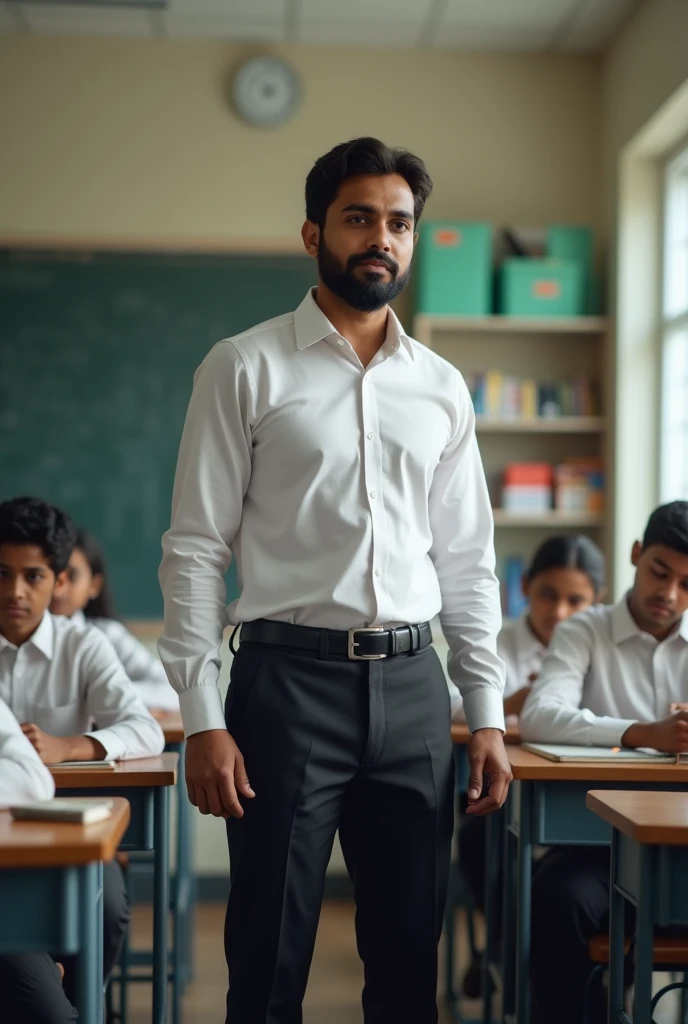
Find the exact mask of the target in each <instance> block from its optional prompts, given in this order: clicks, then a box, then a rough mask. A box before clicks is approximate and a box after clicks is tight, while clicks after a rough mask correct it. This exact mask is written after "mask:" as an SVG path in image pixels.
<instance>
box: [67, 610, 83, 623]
mask: <svg viewBox="0 0 688 1024" xmlns="http://www.w3.org/2000/svg"><path fill="white" fill-rule="evenodd" d="M69 621H70V622H73V623H74V624H75V625H76V626H85V625H87V623H86V616H85V615H84V613H83V612H82V610H81V608H79V609H78V610H77V611H75V612H74V614H73V615H72V617H71V619H70V620H69Z"/></svg>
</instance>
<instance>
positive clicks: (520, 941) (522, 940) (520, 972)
mask: <svg viewBox="0 0 688 1024" xmlns="http://www.w3.org/2000/svg"><path fill="white" fill-rule="evenodd" d="M532 822H533V784H532V783H531V782H522V783H521V820H520V828H519V836H518V892H517V902H516V921H517V931H516V1020H517V1021H518V1024H529V1021H530V923H531V907H530V901H531V890H532V881H533V844H532V840H531V837H532V834H533V829H532Z"/></svg>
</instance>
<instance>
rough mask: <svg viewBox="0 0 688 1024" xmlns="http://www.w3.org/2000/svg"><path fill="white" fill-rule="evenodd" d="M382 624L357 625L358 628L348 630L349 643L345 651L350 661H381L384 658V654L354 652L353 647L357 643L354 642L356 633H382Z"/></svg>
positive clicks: (356, 645) (383, 630) (383, 629)
mask: <svg viewBox="0 0 688 1024" xmlns="http://www.w3.org/2000/svg"><path fill="white" fill-rule="evenodd" d="M384 632H385V627H384V626H358V628H355V629H350V630H349V643H348V650H347V653H348V655H349V659H350V660H351V661H382V659H383V658H386V657H387V655H386V654H356V652H355V648H356V647H358V646H359V645H358V644H357V643H356V634H357V633H384Z"/></svg>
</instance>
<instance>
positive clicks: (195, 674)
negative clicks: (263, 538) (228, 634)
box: [158, 342, 253, 736]
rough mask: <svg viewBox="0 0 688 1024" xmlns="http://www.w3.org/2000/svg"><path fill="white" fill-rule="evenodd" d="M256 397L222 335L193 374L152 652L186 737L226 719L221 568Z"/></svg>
mask: <svg viewBox="0 0 688 1024" xmlns="http://www.w3.org/2000/svg"><path fill="white" fill-rule="evenodd" d="M252 403H253V385H252V377H249V371H248V369H247V367H246V365H245V363H244V361H243V359H242V358H241V356H240V354H239V352H238V351H237V349H236V347H235V346H234V344H232V343H230V342H220V344H219V345H216V346H215V348H213V349H212V351H211V352H210V353H209V355H208V356H207V358H206V359H205V360H204V362H203V364H202V365H201V367H200V369H199V370H198V373H197V374H196V380H195V383H194V389H193V394H192V396H191V401H190V403H189V409H188V412H187V416H186V423H185V425H184V432H183V435H182V440H181V445H180V449H179V459H178V462H177V472H176V476H175V482H174V495H173V499H172V524H171V526H170V529H169V530H168V531H167V533H166V534H165V536H164V537H163V541H162V547H163V558H162V563H161V565H160V574H159V575H160V585H161V587H162V592H163V597H164V600H165V631H164V634H163V636H162V637H161V639H160V641H159V643H158V651H159V653H160V657H161V659H162V663H163V665H164V666H165V671H166V672H167V677H168V679H169V681H170V682H171V684H172V686H173V687H174V688H175V690H176V691H177V693H178V694H179V707H180V710H181V713H182V719H183V721H184V731H185V733H186V735H187V736H191V735H193V734H194V733H197V732H205V731H207V730H209V729H224V728H225V716H224V711H223V708H222V698H221V696H220V690H219V687H218V677H219V673H220V645H221V643H222V633H223V629H224V626H225V625H226V621H227V619H226V611H225V604H226V596H227V595H226V586H225V578H224V577H225V573H226V571H227V568H228V566H229V562H230V557H231V555H230V547H229V546H230V544H231V543H232V541H233V540H234V537H235V535H236V533H237V530H238V529H239V524H240V522H241V513H242V504H243V499H244V495H245V493H246V490H247V489H248V484H249V479H250V476H251V448H252V441H251V428H250V407H251V406H252Z"/></svg>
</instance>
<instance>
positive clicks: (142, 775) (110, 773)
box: [51, 754, 179, 790]
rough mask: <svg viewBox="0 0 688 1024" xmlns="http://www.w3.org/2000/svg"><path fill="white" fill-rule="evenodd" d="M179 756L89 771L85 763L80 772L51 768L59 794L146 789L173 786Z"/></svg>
mask: <svg viewBox="0 0 688 1024" xmlns="http://www.w3.org/2000/svg"><path fill="white" fill-rule="evenodd" d="M178 761H179V754H161V755H160V757H142V758H140V759H138V760H136V761H118V762H117V764H116V765H115V767H114V768H112V769H108V768H90V767H89V763H88V761H84V763H83V767H79V768H55V769H54V770H53V769H52V768H51V773H52V776H53V778H54V779H55V786H56V788H57V789H58V790H63V789H123V788H129V787H131V788H132V789H144V788H145V789H149V788H151V787H153V788H158V787H161V786H174V784H175V783H176V781H177V763H178Z"/></svg>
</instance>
